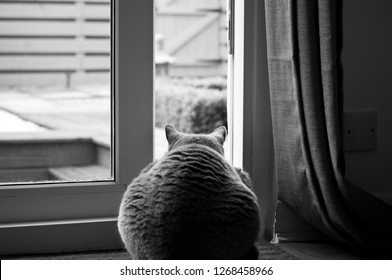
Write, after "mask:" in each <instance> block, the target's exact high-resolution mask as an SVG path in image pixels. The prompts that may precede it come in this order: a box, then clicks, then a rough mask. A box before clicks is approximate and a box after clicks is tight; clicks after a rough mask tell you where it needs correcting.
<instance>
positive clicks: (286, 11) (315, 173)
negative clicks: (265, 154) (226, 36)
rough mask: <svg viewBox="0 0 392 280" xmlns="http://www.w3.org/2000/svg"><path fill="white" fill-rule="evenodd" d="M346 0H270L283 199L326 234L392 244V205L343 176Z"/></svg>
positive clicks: (373, 246) (364, 244) (376, 246)
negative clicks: (342, 17) (342, 55)
mask: <svg viewBox="0 0 392 280" xmlns="http://www.w3.org/2000/svg"><path fill="white" fill-rule="evenodd" d="M341 8H342V7H341V1H338V0H318V1H308V0H265V10H266V26H267V49H268V68H269V79H270V97H271V112H272V123H273V136H274V148H275V162H276V172H277V184H278V187H279V198H280V199H281V200H282V201H284V202H285V203H287V204H288V205H289V206H291V207H292V208H293V209H294V210H295V211H296V212H297V213H298V214H300V215H301V216H302V217H304V218H305V219H306V220H307V221H308V222H310V223H311V224H313V225H314V226H316V227H317V228H318V229H319V230H320V231H322V232H323V233H325V234H327V235H328V236H330V237H332V238H334V239H336V240H339V241H342V242H344V243H347V244H349V245H352V246H356V247H358V245H360V247H361V248H364V249H369V250H384V249H385V248H387V247H392V246H391V245H392V206H390V205H388V204H385V203H384V202H382V201H381V200H379V199H377V198H375V197H373V196H372V195H370V194H368V193H366V192H365V191H363V190H362V189H360V188H359V187H357V186H355V185H353V184H352V183H350V182H348V181H347V180H346V179H345V178H344V175H343V167H344V163H343V152H342V150H341V139H340V138H341V133H340V126H341V124H340V117H341V108H342V94H343V93H342V90H341V88H342V87H341V83H342V75H340V74H341V71H340V53H341V38H340V36H339V35H340V32H341V28H342V27H341V24H340V15H341V10H340V9H341Z"/></svg>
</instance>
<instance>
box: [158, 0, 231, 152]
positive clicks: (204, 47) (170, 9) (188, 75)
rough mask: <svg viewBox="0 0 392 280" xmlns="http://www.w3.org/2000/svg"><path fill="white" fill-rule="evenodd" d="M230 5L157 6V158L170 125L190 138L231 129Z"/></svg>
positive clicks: (195, 0)
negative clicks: (226, 128) (228, 60)
mask: <svg viewBox="0 0 392 280" xmlns="http://www.w3.org/2000/svg"><path fill="white" fill-rule="evenodd" d="M226 2H227V0H178V1H166V0H156V1H155V4H156V9H155V16H156V18H155V30H156V33H155V44H156V52H155V66H156V77H155V158H160V157H162V156H163V155H164V153H165V152H166V151H167V146H168V145H167V142H166V138H165V133H164V127H165V125H166V124H171V125H173V126H174V127H175V128H176V129H178V130H179V131H182V132H187V133H210V132H212V131H213V130H214V129H215V128H217V127H219V126H222V125H224V126H226V127H227V107H226V99H227V98H226V96H227V14H226V7H227V3H226ZM226 142H227V141H226Z"/></svg>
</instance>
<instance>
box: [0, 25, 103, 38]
mask: <svg viewBox="0 0 392 280" xmlns="http://www.w3.org/2000/svg"><path fill="white" fill-rule="evenodd" d="M109 35H110V23H109V22H84V23H82V24H81V23H78V22H67V21H63V22H43V21H39V22H36V21H2V22H0V36H13V37H17V36H30V37H31V36H53V37H56V36H59V37H60V36H109Z"/></svg>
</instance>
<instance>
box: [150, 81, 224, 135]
mask: <svg viewBox="0 0 392 280" xmlns="http://www.w3.org/2000/svg"><path fill="white" fill-rule="evenodd" d="M195 85H199V86H195ZM200 85H202V86H200ZM212 88H213V87H209V85H208V83H207V82H205V81H204V82H201V80H200V79H198V80H197V81H196V82H195V81H193V82H192V81H191V79H189V78H188V79H187V81H186V82H184V83H180V79H175V80H171V79H166V80H159V81H157V92H156V96H155V104H156V107H155V110H156V112H155V114H156V126H158V127H164V126H165V125H166V124H171V125H173V126H174V127H176V128H177V129H178V130H180V131H183V132H188V133H209V132H211V131H213V130H214V129H215V128H217V127H219V126H221V125H224V126H226V127H227V110H226V91H225V90H223V91H221V90H216V89H212Z"/></svg>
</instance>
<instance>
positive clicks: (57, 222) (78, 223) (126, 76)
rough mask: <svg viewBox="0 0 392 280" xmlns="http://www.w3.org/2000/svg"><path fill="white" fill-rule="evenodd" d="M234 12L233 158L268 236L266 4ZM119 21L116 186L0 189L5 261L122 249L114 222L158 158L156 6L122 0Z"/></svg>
mask: <svg viewBox="0 0 392 280" xmlns="http://www.w3.org/2000/svg"><path fill="white" fill-rule="evenodd" d="M112 1H115V0H112ZM235 11H236V12H235V43H234V44H235V45H234V53H235V55H234V56H233V57H232V61H231V63H232V67H233V69H232V70H233V78H234V80H233V84H232V85H230V88H231V90H232V91H233V92H235V94H233V95H231V97H229V102H231V101H232V105H233V106H232V107H231V109H229V118H232V115H230V114H235V115H236V118H232V120H233V123H232V125H231V127H229V132H230V133H231V134H232V138H231V139H232V143H231V144H230V153H231V156H232V161H233V164H234V165H235V166H239V167H243V168H244V169H245V170H247V171H248V172H249V173H250V174H251V176H252V180H253V184H254V187H255V192H256V194H257V196H258V198H259V204H260V206H261V216H260V219H261V221H262V223H261V231H260V232H261V237H263V238H269V237H268V236H265V235H264V232H266V231H265V230H266V228H265V227H264V221H265V219H274V217H275V207H276V195H277V192H276V188H275V187H274V184H275V180H274V175H273V174H274V157H273V141H272V129H271V114H270V108H269V106H270V103H269V83H268V67H267V50H266V38H265V16H264V1H258V0H244V1H242V0H241V1H235ZM114 17H115V25H116V28H115V34H114V41H115V44H114V47H115V48H114V67H115V68H112V69H114V81H115V82H114V88H113V91H112V92H113V93H114V101H115V102H114V108H115V116H114V123H113V125H114V135H115V141H114V153H113V157H114V168H115V173H114V175H115V176H114V178H115V180H114V181H113V182H98V183H95V182H94V183H68V184H38V185H19V186H16V185H12V186H9V187H0V255H4V254H27V253H45V252H51V253H54V252H65V251H83V250H92V249H105V248H110V249H113V248H121V247H123V246H122V244H121V241H120V239H119V235H118V233H117V222H116V221H117V211H118V206H119V203H120V200H121V197H122V194H123V192H124V190H125V188H126V186H127V185H128V184H129V183H130V182H131V180H132V178H134V177H135V176H136V175H137V174H138V172H139V171H140V170H141V169H142V168H143V167H144V166H145V165H146V164H147V163H148V162H150V161H152V159H153V146H154V145H153V134H154V106H153V104H154V94H153V93H154V1H153V0H132V1H116V5H115V9H114ZM112 34H113V33H112ZM229 90H230V89H229ZM271 198H272V199H271ZM267 231H268V229H267ZM83 236H84V237H83Z"/></svg>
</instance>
